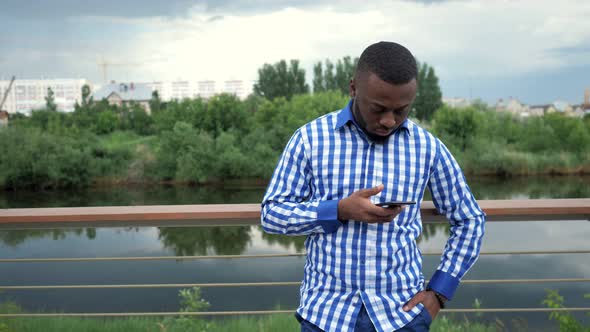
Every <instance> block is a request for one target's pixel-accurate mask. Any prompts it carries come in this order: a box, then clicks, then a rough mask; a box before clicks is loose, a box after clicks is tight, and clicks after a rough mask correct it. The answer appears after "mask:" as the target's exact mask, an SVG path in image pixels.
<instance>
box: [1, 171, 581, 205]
mask: <svg viewBox="0 0 590 332" xmlns="http://www.w3.org/2000/svg"><path fill="white" fill-rule="evenodd" d="M467 181H468V183H469V186H470V188H471V190H472V191H473V193H474V194H475V197H476V198H477V199H479V200H483V199H519V198H520V199H524V198H532V199H535V198H581V197H590V176H559V177H517V178H496V177H468V179H467ZM265 189H266V185H265V184H260V185H253V186H243V185H242V186H235V185H234V186H230V185H225V186H215V187H212V186H207V187H185V186H152V187H113V188H94V189H88V190H82V191H39V192H31V191H16V192H2V191H0V208H2V209H7V208H37V207H70V206H113V205H118V206H122V205H170V204H239V203H260V201H261V200H262V196H263V195H264V191H265ZM425 199H426V200H430V195H429V193H428V192H426V195H425Z"/></svg>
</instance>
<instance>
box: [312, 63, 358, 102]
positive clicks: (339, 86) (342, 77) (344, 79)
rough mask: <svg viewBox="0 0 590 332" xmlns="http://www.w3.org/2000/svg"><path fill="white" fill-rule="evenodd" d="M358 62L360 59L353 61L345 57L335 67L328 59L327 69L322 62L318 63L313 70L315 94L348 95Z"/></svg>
mask: <svg viewBox="0 0 590 332" xmlns="http://www.w3.org/2000/svg"><path fill="white" fill-rule="evenodd" d="M358 60H359V58H358V57H357V58H354V60H353V59H352V58H351V57H350V56H345V57H343V58H342V59H339V60H338V61H337V62H336V66H334V64H333V63H332V62H331V61H330V60H328V59H326V60H325V62H324V64H325V69H324V68H323V65H322V63H321V62H318V63H316V64H315V66H314V68H313V73H314V77H313V92H314V93H315V92H322V91H340V92H342V93H343V94H345V95H347V94H348V87H349V83H350V80H351V79H352V77H353V76H354V72H355V70H356V64H357V63H358ZM334 69H335V70H334Z"/></svg>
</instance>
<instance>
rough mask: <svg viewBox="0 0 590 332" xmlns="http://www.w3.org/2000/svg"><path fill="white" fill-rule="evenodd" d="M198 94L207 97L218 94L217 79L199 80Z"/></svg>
mask: <svg viewBox="0 0 590 332" xmlns="http://www.w3.org/2000/svg"><path fill="white" fill-rule="evenodd" d="M197 86H198V87H199V89H198V95H199V96H200V97H203V98H205V99H208V98H211V97H213V96H214V95H216V94H217V91H216V89H215V81H211V80H207V81H199V82H198V83H197Z"/></svg>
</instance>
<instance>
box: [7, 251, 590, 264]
mask: <svg viewBox="0 0 590 332" xmlns="http://www.w3.org/2000/svg"><path fill="white" fill-rule="evenodd" d="M441 254H442V253H440V252H423V253H422V256H440V255H441ZM554 254H590V250H539V251H489V252H485V251H484V252H480V253H479V255H480V256H500V255H554ZM305 255H307V254H306V253H305V252H303V253H296V254H258V255H200V256H139V257H65V258H0V263H58V262H103V261H156V260H175V261H182V260H201V259H252V258H284V257H305Z"/></svg>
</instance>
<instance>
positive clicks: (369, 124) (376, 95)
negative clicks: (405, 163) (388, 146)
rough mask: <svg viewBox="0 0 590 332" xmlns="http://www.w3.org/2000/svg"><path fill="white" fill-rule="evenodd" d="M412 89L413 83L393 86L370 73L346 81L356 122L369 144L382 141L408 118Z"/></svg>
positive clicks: (413, 91)
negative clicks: (369, 140)
mask: <svg viewBox="0 0 590 332" xmlns="http://www.w3.org/2000/svg"><path fill="white" fill-rule="evenodd" d="M416 89H417V84H416V79H412V80H411V81H410V82H408V83H406V84H400V85H395V84H390V83H387V82H385V81H383V80H381V79H380V78H379V77H378V76H377V75H375V74H373V73H361V74H360V75H357V76H356V77H355V78H353V79H352V80H351V81H350V96H351V97H352V98H353V99H354V102H353V110H352V111H353V114H354V118H355V120H356V122H357V123H358V124H359V126H361V128H362V129H363V130H364V131H365V133H366V134H367V136H369V138H371V139H372V140H374V141H378V142H383V141H385V140H386V139H387V137H389V135H390V134H391V133H392V132H393V131H394V130H396V129H397V128H398V127H399V126H400V125H401V124H402V123H403V122H404V121H405V120H406V119H407V118H408V114H409V113H410V110H411V104H412V102H413V101H414V98H415V97H416Z"/></svg>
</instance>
